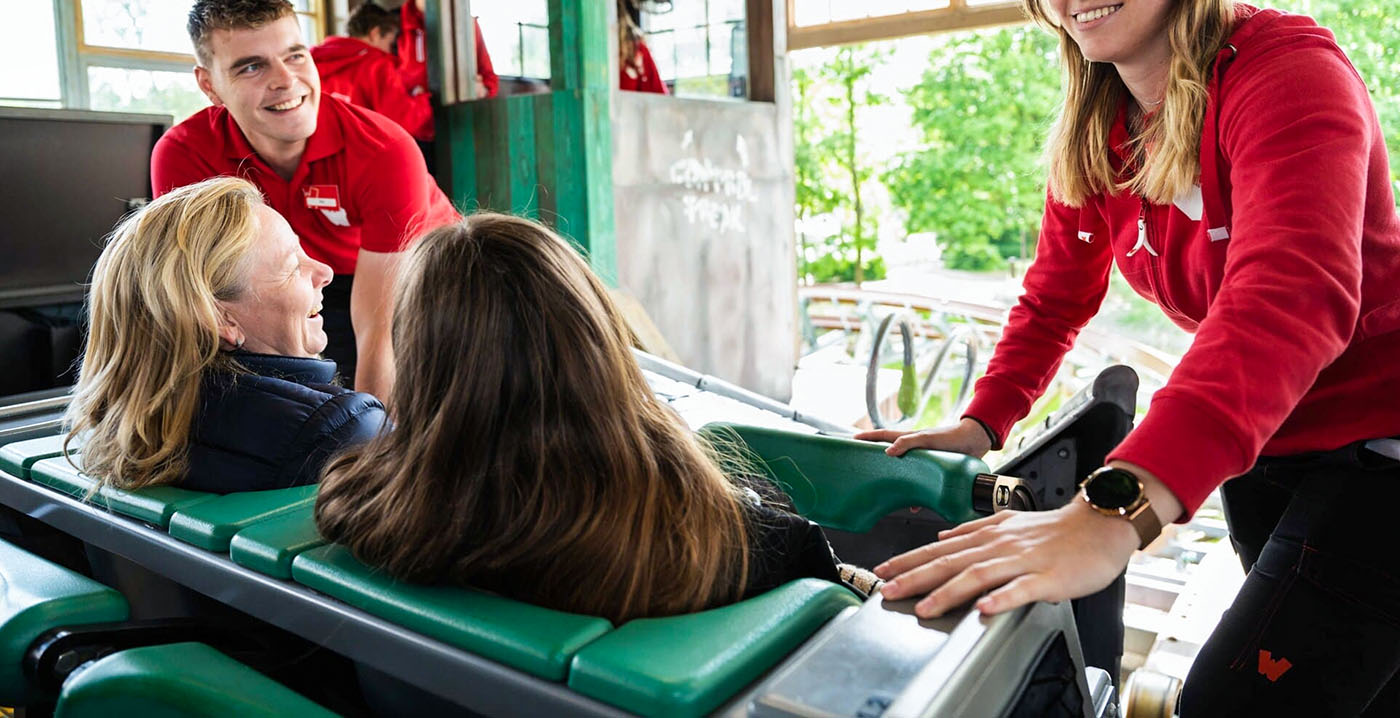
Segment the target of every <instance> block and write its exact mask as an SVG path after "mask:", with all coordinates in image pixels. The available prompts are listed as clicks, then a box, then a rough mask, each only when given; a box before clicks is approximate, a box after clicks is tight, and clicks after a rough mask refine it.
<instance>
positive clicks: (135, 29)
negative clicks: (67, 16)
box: [82, 0, 322, 55]
mask: <svg viewBox="0 0 1400 718" xmlns="http://www.w3.org/2000/svg"><path fill="white" fill-rule="evenodd" d="M193 4H194V3H193V1H192V0H82V11H83V44H85V45H89V46H93V47H116V48H121V49H124V50H144V51H147V52H171V53H178V54H181V55H188V54H190V53H192V52H193V49H192V48H191V47H190V36H189V33H188V32H187V31H186V30H185V23H186V22H187V21H188V20H189V12H190V6H191V5H193ZM292 7H293V8H295V9H296V10H297V13H298V14H297V21H298V22H299V23H300V24H301V33H302V37H303V38H305V39H306V40H307V42H308V43H315V42H319V41H320V40H321V39H322V34H321V31H320V22H319V20H318V19H317V17H316V14H315V11H314V9H313V8H312V7H311V0H293V2H292ZM307 13H309V14H307Z"/></svg>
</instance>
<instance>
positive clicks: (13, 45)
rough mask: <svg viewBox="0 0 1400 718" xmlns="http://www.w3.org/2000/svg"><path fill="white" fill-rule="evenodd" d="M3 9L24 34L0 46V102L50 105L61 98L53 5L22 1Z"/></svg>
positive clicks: (19, 34) (17, 35)
mask: <svg viewBox="0 0 1400 718" xmlns="http://www.w3.org/2000/svg"><path fill="white" fill-rule="evenodd" d="M7 10H8V12H7V13H6V17H7V18H9V20H10V22H11V23H13V25H12V26H13V27H16V28H24V31H23V32H16V33H13V34H12V36H11V37H10V39H9V40H8V41H6V42H3V43H0V67H4V68H8V70H7V71H5V72H0V103H3V104H7V105H13V104H38V105H50V106H52V105H53V104H54V103H57V102H58V101H59V99H60V98H61V97H62V92H61V90H60V86H59V80H58V39H57V38H58V34H57V33H56V32H55V30H54V18H53V3H49V2H23V3H17V4H15V5H14V6H12V7H9V8H7ZM19 68H23V70H20V69H19Z"/></svg>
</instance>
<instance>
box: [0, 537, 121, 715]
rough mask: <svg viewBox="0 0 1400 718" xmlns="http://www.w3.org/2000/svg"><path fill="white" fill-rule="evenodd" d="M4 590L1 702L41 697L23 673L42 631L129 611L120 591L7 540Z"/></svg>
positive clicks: (2, 555) (1, 559)
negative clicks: (28, 656)
mask: <svg viewBox="0 0 1400 718" xmlns="http://www.w3.org/2000/svg"><path fill="white" fill-rule="evenodd" d="M0 591H3V596H0V705H7V706H22V705H27V704H28V703H30V702H31V701H32V700H33V699H34V698H36V697H38V696H37V691H36V689H35V688H34V687H33V686H31V685H30V684H29V681H28V680H27V679H26V678H25V675H24V668H23V661H24V653H25V651H27V650H29V646H30V644H32V643H34V639H36V638H38V637H39V636H40V634H43V633H44V632H45V631H48V630H49V629H52V628H58V627H60V626H76V625H81V624H88V623H108V622H115V621H125V620H126V619H127V616H128V608H127V604H126V599H125V598H124V597H122V595H121V594H120V593H117V592H116V591H114V590H112V589H110V588H107V587H106V586H103V585H102V584H100V583H97V582H96V581H93V580H92V579H90V578H87V577H85V576H81V575H79V574H77V573H74V572H72V571H69V570H68V569H66V568H63V567H62V566H59V565H56V564H53V563H50V562H48V561H46V560H44V559H42V558H39V557H38V556H35V555H33V554H31V553H29V552H28V551H24V550H22V549H19V548H16V547H14V546H11V545H10V544H8V543H5V542H4V541H0Z"/></svg>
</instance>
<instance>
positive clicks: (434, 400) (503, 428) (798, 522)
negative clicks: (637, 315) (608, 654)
mask: <svg viewBox="0 0 1400 718" xmlns="http://www.w3.org/2000/svg"><path fill="white" fill-rule="evenodd" d="M398 292H399V293H398V301H397V303H396V305H395V310H394V356H395V373H396V376H397V380H396V382H395V384H394V394H393V400H392V403H393V406H395V407H396V428H395V430H394V431H392V432H390V433H388V434H386V435H384V436H381V437H380V438H378V439H377V440H375V441H373V442H371V443H369V444H367V445H364V446H362V447H360V448H357V449H354V450H352V451H350V452H349V453H347V454H345V455H342V456H341V457H339V458H338V459H336V460H335V461H334V462H333V463H332V464H330V465H329V466H328V467H327V470H326V475H325V479H324V481H323V483H322V487H321V492H320V497H319V499H318V500H317V505H316V521H317V525H318V526H319V528H320V530H321V532H322V533H323V534H324V535H325V536H326V537H327V538H329V539H331V540H333V541H336V542H338V543H342V544H345V545H346V546H348V547H349V548H350V549H351V551H352V552H353V553H354V554H355V556H356V557H358V558H359V559H360V560H362V561H364V562H366V563H368V564H370V565H373V566H380V567H383V568H385V569H387V570H388V572H389V573H390V574H391V575H394V576H396V577H398V578H401V579H404V580H408V581H417V582H447V583H453V584H458V585H469V586H475V587H479V588H484V589H489V590H493V591H497V592H500V593H503V594H505V595H508V596H512V597H515V598H519V599H521V600H525V601H529V602H531V603H536V604H539V605H543V606H548V607H552V608H557V609H561V610H566V611H572V612H577V613H585V614H592V615H598V616H604V617H607V618H609V619H611V620H613V621H616V622H622V621H625V620H627V619H630V618H635V617H640V616H658V615H667V614H675V613H683V612H689V611H695V610H699V609H702V608H706V607H709V606H715V605H719V604H724V603H728V602H732V601H735V600H738V599H740V598H742V597H744V596H747V595H752V594H755V593H758V592H761V591H764V590H767V589H769V588H773V587H775V586H777V585H779V584H781V583H784V582H786V581H788V580H791V579H793V578H797V577H800V576H815V577H819V578H826V579H829V580H832V581H837V580H839V579H838V574H837V568H836V565H835V561H834V558H833V557H832V554H831V549H830V547H829V546H828V545H827V543H826V540H825V538H824V537H823V536H822V534H821V531H820V529H819V528H817V527H816V525H815V524H812V523H810V522H808V521H807V520H805V519H802V518H801V517H798V516H795V515H792V514H790V513H787V512H785V511H782V510H781V509H779V508H777V507H776V506H774V505H772V504H771V503H761V502H757V501H756V500H755V499H756V495H755V494H754V492H753V491H751V490H747V489H745V488H744V487H743V486H741V485H739V484H737V483H735V482H733V481H730V480H729V479H728V478H726V476H725V475H724V474H723V473H722V472H721V471H720V469H719V467H718V464H717V461H716V459H715V458H713V457H712V455H711V453H710V450H709V449H708V448H707V447H706V446H705V445H703V444H701V443H699V442H698V441H697V439H696V437H695V436H694V435H693V434H692V433H691V432H690V431H689V430H688V429H687V428H686V426H685V425H684V424H683V423H682V421H681V420H680V418H679V417H678V416H677V415H676V414H675V413H674V412H673V411H672V410H671V409H670V408H669V407H667V406H665V405H663V404H662V403H661V402H660V401H659V400H657V399H656V397H655V396H654V395H653V393H652V392H651V390H650V389H649V388H648V386H647V383H646V380H645V379H644V378H643V375H642V372H641V370H640V368H639V367H638V366H637V363H636V361H635V359H633V357H632V354H631V349H630V347H631V344H632V337H631V333H630V331H629V330H628V329H627V325H626V323H625V322H624V320H623V318H622V316H621V315H620V314H619V313H618V310H617V308H616V307H615V306H614V305H613V303H612V302H611V301H610V300H609V298H608V294H607V291H606V289H605V288H604V287H603V285H602V283H601V282H600V281H599V280H598V278H597V277H596V276H594V275H593V273H592V272H591V271H590V270H589V269H588V267H587V265H586V264H585V263H584V261H583V259H582V258H581V257H580V256H579V254H578V253H577V251H576V250H575V249H574V248H573V247H571V246H570V245H569V244H568V243H567V242H565V241H564V240H563V239H561V238H560V237H559V236H557V235H555V234H554V233H553V232H551V231H550V230H549V229H547V228H545V227H543V226H541V225H539V224H537V223H535V222H532V221H530V220H527V219H521V218H517V217H511V216H506V215H499V214H489V213H482V214H477V215H474V216H472V217H470V218H468V219H466V220H465V221H463V222H462V223H460V224H456V225H451V226H447V227H443V228H441V229H438V230H435V231H433V232H430V233H429V234H428V235H426V236H425V237H424V238H423V239H422V240H421V241H420V242H419V243H418V245H417V246H416V247H415V248H414V249H413V251H412V255H411V258H410V259H409V260H408V263H407V265H406V267H405V269H404V272H403V275H402V277H401V279H400V285H399V288H398Z"/></svg>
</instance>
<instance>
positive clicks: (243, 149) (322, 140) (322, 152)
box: [215, 93, 345, 176]
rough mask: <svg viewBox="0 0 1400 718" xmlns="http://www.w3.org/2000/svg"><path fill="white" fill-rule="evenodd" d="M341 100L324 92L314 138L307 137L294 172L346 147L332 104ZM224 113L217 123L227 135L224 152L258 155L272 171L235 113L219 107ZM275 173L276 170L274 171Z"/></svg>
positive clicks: (238, 156)
mask: <svg viewBox="0 0 1400 718" xmlns="http://www.w3.org/2000/svg"><path fill="white" fill-rule="evenodd" d="M334 102H339V100H337V99H335V98H333V97H331V96H330V95H328V94H325V93H321V101H320V106H319V108H318V109H317V111H316V131H315V132H313V133H311V137H309V138H307V140H306V149H305V150H303V151H302V153H301V162H300V163H298V166H297V171H296V172H295V173H293V174H294V176H295V175H297V174H301V167H303V166H305V165H307V164H310V163H312V162H315V161H316V160H320V159H325V158H327V157H330V156H331V155H333V154H335V153H337V152H339V151H340V150H341V148H343V147H345V136H344V135H343V134H342V133H341V131H340V121H339V118H337V117H336V113H335V110H334V109H333V108H332V107H331V106H330V105H331V103H334ZM218 112H219V113H220V115H221V116H219V117H216V118H215V123H222V124H223V131H222V132H220V133H219V134H220V135H221V136H223V138H224V155H225V156H227V157H229V158H230V159H236V160H242V159H245V158H247V157H250V156H256V157H257V158H258V159H259V160H261V161H262V164H263V165H264V166H266V167H267V169H269V170H271V169H272V167H271V165H269V164H268V162H267V160H266V159H265V158H263V157H262V156H261V155H258V151H257V150H256V149H254V148H253V144H252V143H251V142H249V141H248V136H247V135H245V134H244V133H243V128H242V127H239V126H238V122H237V121H236V120H234V119H233V113H232V112H229V111H228V108H227V107H220V108H218ZM274 174H275V173H274Z"/></svg>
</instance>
